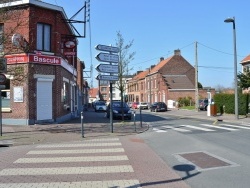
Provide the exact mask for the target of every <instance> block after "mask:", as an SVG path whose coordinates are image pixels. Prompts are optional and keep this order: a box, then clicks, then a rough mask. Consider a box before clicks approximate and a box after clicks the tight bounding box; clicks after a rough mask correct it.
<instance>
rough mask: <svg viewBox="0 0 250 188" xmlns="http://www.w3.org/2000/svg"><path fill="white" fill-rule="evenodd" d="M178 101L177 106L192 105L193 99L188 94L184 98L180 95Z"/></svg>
mask: <svg viewBox="0 0 250 188" xmlns="http://www.w3.org/2000/svg"><path fill="white" fill-rule="evenodd" d="M178 103H179V107H183V106H193V105H194V100H193V99H192V97H190V96H188V97H184V98H182V97H180V98H179V99H178Z"/></svg>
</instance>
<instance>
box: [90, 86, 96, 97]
mask: <svg viewBox="0 0 250 188" xmlns="http://www.w3.org/2000/svg"><path fill="white" fill-rule="evenodd" d="M96 96H98V88H90V89H89V97H90V98H95V97H96Z"/></svg>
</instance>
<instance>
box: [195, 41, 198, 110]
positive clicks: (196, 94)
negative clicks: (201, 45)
mask: <svg viewBox="0 0 250 188" xmlns="http://www.w3.org/2000/svg"><path fill="white" fill-rule="evenodd" d="M195 109H196V111H197V112H198V111H199V88H198V55H197V42H195Z"/></svg>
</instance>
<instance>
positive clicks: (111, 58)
mask: <svg viewBox="0 0 250 188" xmlns="http://www.w3.org/2000/svg"><path fill="white" fill-rule="evenodd" d="M95 58H96V59H97V60H98V61H103V62H110V63H118V62H119V56H118V55H115V54H108V53H99V54H98V55H97V56H96V57H95Z"/></svg>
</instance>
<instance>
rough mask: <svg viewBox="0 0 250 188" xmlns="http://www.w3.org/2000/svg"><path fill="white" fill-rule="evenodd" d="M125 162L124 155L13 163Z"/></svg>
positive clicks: (32, 160)
mask: <svg viewBox="0 0 250 188" xmlns="http://www.w3.org/2000/svg"><path fill="white" fill-rule="evenodd" d="M68 152H70V151H68ZM126 160H128V157H127V156H126V155H118V156H88V157H42V158H19V159H18V160H16V161H15V162H14V163H65V162H97V161H126Z"/></svg>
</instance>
